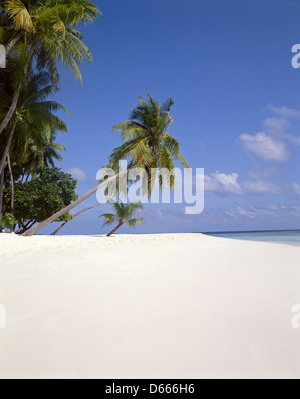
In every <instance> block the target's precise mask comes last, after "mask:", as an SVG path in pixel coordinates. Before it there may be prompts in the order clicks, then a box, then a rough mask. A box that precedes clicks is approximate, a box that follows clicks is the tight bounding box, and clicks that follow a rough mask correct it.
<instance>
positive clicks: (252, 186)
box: [243, 181, 282, 195]
mask: <svg viewBox="0 0 300 399" xmlns="http://www.w3.org/2000/svg"><path fill="white" fill-rule="evenodd" d="M243 187H244V190H245V192H248V193H255V194H274V195H279V194H281V192H282V190H281V189H280V187H278V186H276V185H275V184H273V183H270V182H267V181H245V182H243Z"/></svg>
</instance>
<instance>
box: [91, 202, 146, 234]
mask: <svg viewBox="0 0 300 399" xmlns="http://www.w3.org/2000/svg"><path fill="white" fill-rule="evenodd" d="M113 207H114V209H115V213H105V214H104V215H101V216H99V218H102V217H104V218H105V223H104V225H103V227H104V226H111V225H113V224H117V226H116V227H115V228H114V229H113V230H112V231H111V232H110V233H109V234H107V237H111V236H112V235H113V234H114V233H115V232H116V231H117V230H119V228H120V227H122V226H123V225H124V224H128V226H130V227H135V226H137V225H138V224H140V223H144V219H142V218H137V219H133V216H134V214H135V213H136V212H137V211H139V210H142V209H144V207H143V205H142V204H141V203H135V204H123V203H120V204H118V203H117V202H115V203H114V204H113Z"/></svg>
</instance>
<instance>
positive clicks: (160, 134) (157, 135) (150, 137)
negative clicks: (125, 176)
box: [110, 94, 189, 196]
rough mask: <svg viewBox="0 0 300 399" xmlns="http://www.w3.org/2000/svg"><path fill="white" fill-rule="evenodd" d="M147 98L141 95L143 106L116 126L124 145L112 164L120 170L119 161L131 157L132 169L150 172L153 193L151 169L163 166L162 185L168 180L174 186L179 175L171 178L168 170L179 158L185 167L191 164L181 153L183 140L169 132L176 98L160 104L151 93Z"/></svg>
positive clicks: (114, 155) (139, 106)
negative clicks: (180, 140)
mask: <svg viewBox="0 0 300 399" xmlns="http://www.w3.org/2000/svg"><path fill="white" fill-rule="evenodd" d="M147 100H148V101H145V100H144V99H143V98H141V97H139V105H138V106H137V107H135V108H134V110H133V111H132V114H131V115H130V120H128V121H125V122H122V123H120V124H118V125H117V126H115V127H114V128H113V132H114V131H119V132H120V133H121V138H122V140H123V145H121V146H120V147H118V148H116V149H115V150H114V151H113V153H112V155H111V157H110V166H111V167H112V168H113V169H114V170H118V164H119V161H120V160H124V159H128V160H129V161H130V164H129V168H131V167H132V166H134V167H141V168H144V169H145V170H146V172H147V183H148V187H147V192H148V194H149V196H151V193H152V190H153V187H154V183H155V182H154V181H152V179H151V169H161V170H162V177H161V180H160V185H161V187H163V185H164V183H166V182H167V183H168V184H169V185H170V187H171V189H173V188H174V184H175V177H174V176H172V175H171V176H170V178H169V176H168V173H167V171H172V170H173V169H174V168H175V161H179V162H180V163H181V164H182V165H183V166H184V167H185V168H189V165H188V163H187V161H186V160H185V159H184V157H183V156H182V155H181V150H180V143H179V141H178V140H176V139H175V138H174V137H173V136H171V134H170V133H168V129H169V127H170V125H171V123H172V122H173V118H172V115H171V107H172V106H173V105H174V101H173V99H172V98H171V97H170V98H168V99H167V101H165V102H164V103H163V104H162V105H159V104H158V103H157V102H156V101H155V100H154V99H153V98H152V97H151V96H150V95H149V94H147ZM166 180H168V181H166Z"/></svg>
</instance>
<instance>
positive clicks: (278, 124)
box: [264, 105, 300, 145]
mask: <svg viewBox="0 0 300 399" xmlns="http://www.w3.org/2000/svg"><path fill="white" fill-rule="evenodd" d="M268 109H269V110H270V111H271V112H272V113H273V114H274V116H272V117H270V118H267V119H266V120H265V121H264V127H265V131H266V133H268V134H269V135H271V136H273V137H274V138H277V139H284V140H287V141H288V142H290V143H292V144H294V145H300V137H299V136H295V135H294V134H291V133H289V130H291V128H292V127H293V123H292V122H294V120H295V119H298V120H299V119H300V111H299V110H296V109H290V108H287V107H274V106H273V105H269V106H268Z"/></svg>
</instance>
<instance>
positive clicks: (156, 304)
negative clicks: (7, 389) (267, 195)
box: [0, 234, 300, 378]
mask: <svg viewBox="0 0 300 399" xmlns="http://www.w3.org/2000/svg"><path fill="white" fill-rule="evenodd" d="M0 254H1V258H0V304H2V305H4V306H5V307H6V313H7V328H6V329H0V378H300V330H296V329H293V328H292V317H293V315H292V307H293V306H294V305H295V304H297V303H300V248H299V247H292V246H285V245H277V244H265V243H251V242H242V241H233V240H225V239H218V238H212V237H205V236H202V235H200V234H194V235H192V234H191V235H188V234H179V235H158V236H118V237H115V238H111V239H107V238H105V237H79V236H78V237H43V236H40V237H33V238H21V237H15V236H10V235H0Z"/></svg>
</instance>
